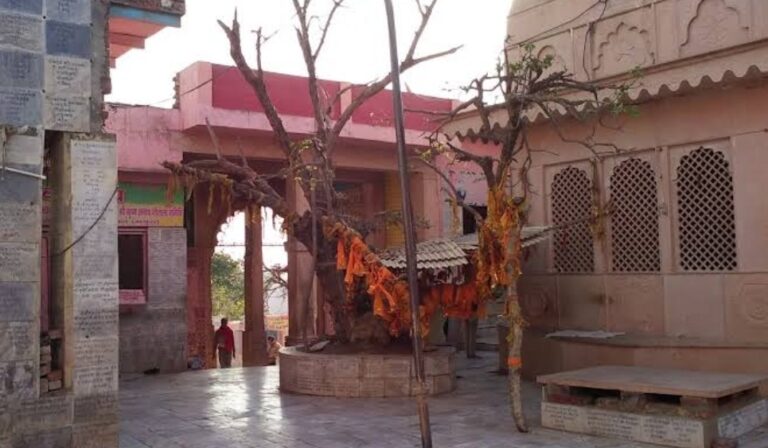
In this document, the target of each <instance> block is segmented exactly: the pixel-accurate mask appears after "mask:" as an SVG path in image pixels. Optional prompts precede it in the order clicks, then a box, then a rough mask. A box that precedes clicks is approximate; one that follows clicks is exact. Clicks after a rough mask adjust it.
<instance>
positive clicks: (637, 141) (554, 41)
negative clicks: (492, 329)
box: [453, 0, 768, 375]
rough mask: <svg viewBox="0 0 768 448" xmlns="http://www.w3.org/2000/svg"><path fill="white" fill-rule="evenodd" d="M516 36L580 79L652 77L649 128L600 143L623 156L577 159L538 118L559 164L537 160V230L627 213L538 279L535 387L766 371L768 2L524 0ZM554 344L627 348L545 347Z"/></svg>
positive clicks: (645, 115)
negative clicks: (658, 372) (598, 369)
mask: <svg viewBox="0 0 768 448" xmlns="http://www.w3.org/2000/svg"><path fill="white" fill-rule="evenodd" d="M584 11H586V12H585V13H583V12H584ZM574 18H575V19H574ZM509 32H510V34H511V37H512V41H513V42H514V43H524V42H531V43H534V44H535V45H536V49H537V51H539V54H540V55H552V56H554V60H555V65H556V66H558V67H564V68H566V69H568V70H569V71H571V72H573V73H574V74H575V75H576V76H577V78H579V79H581V80H587V79H590V80H596V81H598V82H611V81H621V80H627V79H629V77H630V73H631V71H632V70H633V69H634V68H635V67H641V68H642V69H643V71H642V74H643V76H642V78H641V79H640V82H639V83H638V84H637V85H636V88H634V89H633V90H632V91H631V96H632V98H633V99H634V100H636V102H637V103H638V104H639V109H640V114H639V117H637V118H627V119H623V120H622V121H621V123H619V124H620V125H621V129H620V130H618V131H612V130H608V129H602V130H600V132H599V134H598V135H597V136H596V139H599V140H602V141H606V140H608V141H613V142H615V143H616V144H617V145H618V146H619V147H621V148H625V149H626V151H625V152H622V153H621V154H617V155H607V156H604V157H599V158H598V157H595V156H594V155H593V154H592V153H591V152H589V151H586V150H585V149H583V148H581V147H576V146H573V145H568V144H565V143H563V142H562V141H561V140H560V139H559V138H558V136H557V135H556V134H555V132H554V131H553V129H552V127H551V125H550V123H547V122H546V121H545V120H544V119H543V118H542V117H541V116H537V115H536V114H535V113H534V114H532V117H531V118H532V120H533V125H532V129H531V131H530V135H529V138H530V140H531V143H532V145H533V146H534V147H538V148H544V149H547V150H550V151H552V153H549V152H547V153H537V154H536V155H535V158H534V162H535V163H534V165H535V167H534V169H533V170H532V172H531V180H532V182H533V186H534V190H535V191H537V192H539V193H540V194H538V195H536V196H534V202H533V204H532V206H531V210H530V219H529V221H530V223H531V224H532V225H551V224H558V223H563V222H568V221H570V220H573V219H578V218H581V217H584V216H588V214H589V213H590V212H591V210H592V207H593V205H594V204H598V203H601V204H606V203H607V202H608V201H612V202H613V205H614V208H615V210H616V211H615V212H614V213H613V214H612V215H611V216H610V217H609V218H608V219H606V220H605V229H606V231H605V233H604V234H603V235H596V234H595V233H594V232H592V231H591V230H590V228H589V225H588V224H586V223H585V224H584V225H583V226H581V227H578V226H577V227H573V228H569V229H567V230H565V231H563V232H560V233H559V234H557V235H555V237H554V238H553V240H552V241H551V242H549V243H547V244H546V245H542V246H540V247H538V248H537V249H536V250H535V253H534V255H533V257H532V258H531V259H530V260H529V262H528V264H527V265H526V268H525V272H524V276H523V280H522V281H523V285H522V286H523V288H522V293H523V297H522V299H523V305H524V308H525V310H526V312H527V314H528V319H529V321H530V323H531V327H530V329H529V331H528V332H527V339H526V345H525V355H526V359H527V361H526V366H527V371H526V373H527V374H529V375H532V374H540V373H549V372H553V371H559V370H567V369H574V368H579V367H584V366H589V365H596V364H625V365H642V366H654V367H680V368H689V369H701V370H713V371H733V372H765V371H766V370H767V369H768V233H767V232H766V229H767V228H768V201H766V200H765V198H764V196H763V195H764V194H765V193H764V192H763V188H764V186H765V180H764V179H765V170H766V167H768V151H767V150H766V145H768V134H766V123H768V109H767V108H766V106H765V105H766V104H768V83H767V82H766V80H765V73H766V70H768V62H767V61H768V44H766V42H767V40H766V39H767V38H768V8H766V4H765V2H764V1H762V0H743V1H727V0H659V1H643V2H620V1H609V2H606V3H605V4H604V3H602V2H593V1H592V0H515V1H514V3H513V6H512V10H511V13H510V16H509ZM510 51H511V52H512V53H515V51H516V50H515V49H514V47H512V49H511V50H510ZM477 125H478V124H477V120H476V118H475V117H474V116H473V115H472V114H471V113H468V114H466V115H465V116H463V117H461V119H459V120H458V121H457V122H456V123H454V124H453V129H454V130H455V131H456V132H457V133H459V134H460V135H463V136H471V135H472V129H473V128H475V127H476V126H477ZM565 129H566V132H568V133H571V134H572V135H579V134H578V133H579V132H580V130H582V129H583V128H581V127H580V126H579V125H578V124H577V123H573V122H570V123H566V124H565ZM554 153H557V154H558V155H557V156H556V155H554ZM554 330H608V331H611V332H620V333H624V335H623V336H618V337H615V338H610V339H585V338H544V335H545V334H547V333H548V332H551V331H554Z"/></svg>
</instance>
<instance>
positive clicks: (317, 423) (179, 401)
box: [120, 353, 768, 448]
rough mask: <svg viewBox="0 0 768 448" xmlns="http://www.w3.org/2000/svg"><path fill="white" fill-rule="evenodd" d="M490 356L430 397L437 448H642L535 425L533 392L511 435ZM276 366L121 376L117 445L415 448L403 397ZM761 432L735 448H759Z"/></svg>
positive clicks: (411, 416)
mask: <svg viewBox="0 0 768 448" xmlns="http://www.w3.org/2000/svg"><path fill="white" fill-rule="evenodd" d="M493 358H494V357H493V356H492V355H491V354H490V353H485V354H484V359H482V360H476V361H472V362H465V361H461V362H460V365H461V368H460V371H459V375H460V376H461V378H460V379H459V388H458V389H457V391H456V392H454V393H452V394H449V395H445V396H442V397H435V398H432V399H430V402H429V405H430V411H431V414H432V415H431V417H432V431H433V437H434V446H435V447H439V448H447V447H451V448H470V447H471V448H475V447H483V448H486V447H487V448H494V447H514V448H542V447H551V448H588V447H598V448H640V447H643V448H645V447H648V446H649V445H638V444H631V443H626V442H619V441H615V440H608V439H599V438H593V437H586V436H579V435H574V434H567V433H561V432H557V431H550V430H545V429H541V428H539V427H538V417H537V406H538V397H539V394H538V391H537V389H536V388H535V387H534V386H533V385H532V384H527V385H526V389H525V399H526V404H527V405H528V408H527V414H528V416H529V418H530V422H531V424H532V427H533V430H532V432H531V433H530V434H519V433H517V432H516V431H515V429H514V425H513V423H512V418H511V417H510V416H509V412H508V407H507V396H506V382H505V380H506V378H504V377H499V376H496V375H494V374H491V373H488V372H489V371H490V370H491V369H492V368H493ZM277 386H278V371H277V368H276V367H267V368H251V369H231V370H218V371H201V372H187V373H182V374H177V375H160V376H154V377H133V378H124V379H123V380H122V381H121V384H120V387H121V391H120V409H121V433H120V447H121V448H148V447H151V448H179V447H184V448H196V447H205V448H210V447H227V448H239V447H254V448H255V447H258V448H274V447H291V448H293V447H295V448H307V447H314V448H336V447H338V448H346V447H392V448H395V447H397V448H401V447H418V446H420V443H419V426H418V420H417V418H416V415H415V404H414V402H413V401H412V400H409V399H333V398H316V397H307V396H298V395H286V394H280V393H279V392H278V390H277ZM767 447H768V428H761V429H760V430H758V431H756V432H754V433H752V434H751V435H750V436H747V437H745V438H744V440H742V441H741V445H740V448H767Z"/></svg>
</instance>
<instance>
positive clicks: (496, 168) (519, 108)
mask: <svg viewBox="0 0 768 448" xmlns="http://www.w3.org/2000/svg"><path fill="white" fill-rule="evenodd" d="M552 63H553V58H552V57H551V56H547V57H544V58H539V57H537V56H535V55H534V47H533V46H532V45H525V46H523V47H521V52H520V58H519V60H515V61H510V60H509V57H508V54H507V53H505V56H504V59H503V62H502V63H499V64H498V66H497V67H496V71H495V72H494V73H492V74H488V75H485V76H482V77H479V78H477V79H474V80H473V81H472V82H471V83H470V84H469V85H468V86H467V87H466V88H465V89H464V90H465V92H467V93H468V94H469V97H470V98H469V99H468V100H466V101H464V102H463V103H461V104H460V105H459V106H458V107H456V108H455V109H454V110H453V111H452V112H451V113H450V114H448V115H447V116H443V117H441V119H442V120H444V124H445V123H447V122H450V121H453V120H455V119H456V118H457V117H458V116H459V115H460V114H462V113H470V112H472V111H474V114H475V116H476V119H477V120H479V126H478V127H477V129H475V130H474V137H475V138H477V139H479V140H483V141H490V142H494V143H495V144H496V145H497V146H496V147H497V148H498V151H496V153H495V154H494V155H492V156H483V155H477V154H474V153H472V152H469V151H466V150H464V149H462V148H461V147H459V146H458V145H456V144H454V143H452V139H451V138H450V137H451V136H448V135H445V134H443V133H441V132H437V133H435V134H434V135H433V137H432V145H431V146H430V147H429V148H428V149H426V150H423V151H421V153H420V154H419V155H418V159H419V160H420V161H421V162H422V163H423V164H425V165H426V166H428V167H430V168H431V169H433V170H434V171H435V172H436V173H437V174H438V175H439V176H440V177H441V178H442V179H443V180H444V183H445V188H444V189H445V192H446V193H447V194H448V195H449V197H450V200H451V202H452V203H453V204H455V206H456V207H463V208H464V209H466V210H468V211H469V212H470V213H471V214H472V216H473V217H474V219H475V220H476V222H477V228H478V229H479V232H478V235H479V242H478V243H479V246H478V251H477V256H476V268H477V279H476V280H477V284H478V290H479V293H480V295H481V296H482V297H485V298H486V299H488V298H490V297H492V296H494V295H495V296H499V295H502V294H503V295H504V296H505V314H504V316H505V319H506V321H507V323H508V325H509V328H510V330H509V336H508V341H509V346H510V350H509V356H508V358H507V364H508V367H509V371H510V374H509V395H510V404H511V411H512V415H513V416H514V418H515V422H516V424H517V428H518V429H519V430H520V431H521V432H527V431H528V427H527V424H526V422H525V416H524V414H523V407H522V400H521V397H520V371H521V367H522V360H521V349H522V340H523V328H524V326H525V320H524V318H523V315H522V312H521V309H520V304H519V300H518V293H517V280H518V277H519V276H520V274H521V247H522V242H523V241H522V238H521V231H522V226H523V222H524V219H525V216H524V209H525V205H526V203H527V201H528V198H529V195H530V186H529V182H528V170H529V169H530V167H531V163H532V153H533V152H535V151H537V149H535V148H532V147H531V145H530V141H529V138H528V130H529V126H530V122H531V119H533V118H534V117H535V115H536V114H543V115H544V117H545V119H546V123H547V124H548V125H549V126H550V127H551V128H552V129H553V130H554V132H555V133H556V134H557V135H558V136H559V137H560V138H561V139H562V140H563V141H564V142H567V143H572V144H577V145H580V146H582V147H584V148H587V149H589V150H590V151H591V152H592V153H593V154H594V156H595V157H600V156H602V155H603V154H606V153H614V152H616V151H618V150H619V148H617V147H616V146H615V145H613V144H612V143H610V142H601V141H598V140H596V135H597V130H598V128H599V127H601V126H607V125H606V122H605V120H604V117H607V116H609V115H616V114H620V113H623V112H628V111H631V110H632V108H631V106H629V105H628V102H627V91H628V89H629V87H630V85H629V84H622V85H613V86H598V85H597V84H595V83H591V82H581V81H578V80H576V79H575V78H574V76H573V75H572V74H570V73H568V72H567V71H564V70H554V69H553V67H552ZM488 98H494V99H500V101H499V102H497V103H495V104H489V101H488ZM567 120H576V121H578V122H579V123H581V124H582V125H583V128H584V129H585V132H584V133H583V134H580V135H579V136H578V137H572V136H570V135H569V134H568V133H567V132H566V131H565V129H564V126H563V124H564V123H565V121H567ZM441 127H442V126H441ZM440 158H442V159H443V161H445V160H447V161H448V162H447V163H448V164H449V165H450V164H451V163H466V162H469V163H471V164H474V165H476V166H477V167H478V169H479V171H480V172H481V173H482V176H483V177H484V179H485V182H486V184H487V187H488V204H487V206H488V210H487V216H486V217H485V218H484V217H483V216H482V215H481V214H480V213H478V212H477V211H476V210H474V209H473V208H472V207H471V206H469V205H468V204H466V203H464V199H463V196H462V195H459V193H458V190H457V188H456V187H455V186H454V185H453V184H452V183H451V179H450V177H449V176H448V175H447V174H445V169H444V168H443V167H442V166H441V163H440ZM605 213H606V211H605V210H597V211H596V212H595V213H594V214H593V215H592V216H589V217H585V220H590V221H592V220H595V221H597V220H599V219H600V218H601V217H602V215H604V214H605ZM581 222H583V220H582V221H581Z"/></svg>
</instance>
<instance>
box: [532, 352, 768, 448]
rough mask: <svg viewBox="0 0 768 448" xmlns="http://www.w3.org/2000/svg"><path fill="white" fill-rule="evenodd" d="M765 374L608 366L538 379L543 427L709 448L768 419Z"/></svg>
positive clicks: (739, 435)
mask: <svg viewBox="0 0 768 448" xmlns="http://www.w3.org/2000/svg"><path fill="white" fill-rule="evenodd" d="M766 380H768V377H765V376H760V375H742V374H722V373H705V372H691V371H684V370H665V369H650V368H642V367H619V366H602V367H593V368H588V369H582V370H576V371H571V372H563V373H557V374H553V375H545V376H541V377H539V378H538V382H539V383H540V384H542V385H544V391H543V392H544V393H543V397H542V404H541V419H542V426H544V427H546V428H552V429H559V430H564V431H569V432H576V433H584V434H592V435H598V436H604V437H613V438H618V439H624V440H632V441H638V442H644V443H653V444H659V445H665V446H673V447H682V448H709V447H710V446H711V443H712V441H713V440H715V439H717V438H726V439H737V438H739V437H741V436H743V435H744V434H747V433H749V432H750V431H752V430H754V429H755V428H757V427H759V426H762V425H764V424H765V423H766V422H768V400H765V399H764V398H762V397H761V396H760V394H759V388H760V386H761V385H762V384H764V383H765V382H766Z"/></svg>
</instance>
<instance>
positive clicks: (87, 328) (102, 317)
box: [75, 302, 119, 339]
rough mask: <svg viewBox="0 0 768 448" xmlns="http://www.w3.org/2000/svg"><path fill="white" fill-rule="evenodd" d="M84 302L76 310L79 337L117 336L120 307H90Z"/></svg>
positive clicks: (76, 330) (76, 325)
mask: <svg viewBox="0 0 768 448" xmlns="http://www.w3.org/2000/svg"><path fill="white" fill-rule="evenodd" d="M86 303H87V302H84V303H83V306H78V307H77V310H76V311H75V334H76V335H77V337H78V338H82V339H90V338H103V337H111V336H115V331H116V330H117V326H118V322H119V321H118V309H117V307H113V308H112V309H109V308H106V309H105V308H104V307H102V308H101V309H99V308H90V307H88V306H87V305H86ZM102 306H103V305H102Z"/></svg>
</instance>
